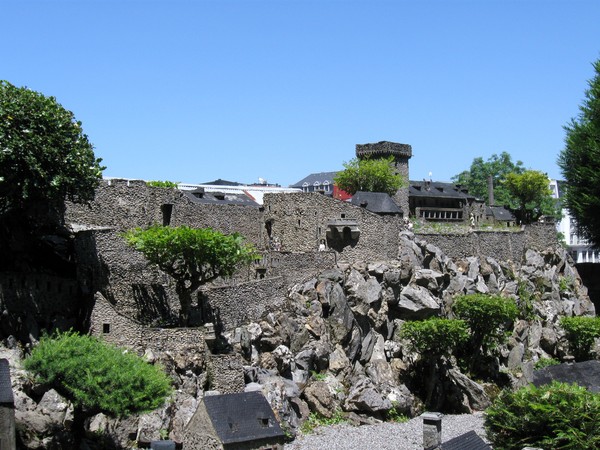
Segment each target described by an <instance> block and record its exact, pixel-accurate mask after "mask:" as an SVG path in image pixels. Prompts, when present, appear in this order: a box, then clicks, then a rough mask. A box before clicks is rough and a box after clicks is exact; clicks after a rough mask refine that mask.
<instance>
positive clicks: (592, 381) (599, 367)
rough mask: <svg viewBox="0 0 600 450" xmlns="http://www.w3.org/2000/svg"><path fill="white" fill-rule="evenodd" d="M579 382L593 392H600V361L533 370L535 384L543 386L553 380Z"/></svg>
mask: <svg viewBox="0 0 600 450" xmlns="http://www.w3.org/2000/svg"><path fill="white" fill-rule="evenodd" d="M554 380H556V381H561V382H564V383H577V384H578V385H579V386H583V387H585V388H587V389H588V390H590V391H592V392H600V361H597V360H591V361H584V362H578V363H572V364H557V365H555V366H548V367H544V368H543V369H540V370H536V371H535V372H533V384H534V385H535V386H538V387H539V386H542V385H544V384H550V383H552V381H554Z"/></svg>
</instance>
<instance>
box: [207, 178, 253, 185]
mask: <svg viewBox="0 0 600 450" xmlns="http://www.w3.org/2000/svg"><path fill="white" fill-rule="evenodd" d="M200 184H211V185H213V186H243V184H242V183H238V182H237V181H227V180H222V179H221V178H219V179H218V180H215V181H209V182H207V183H200Z"/></svg>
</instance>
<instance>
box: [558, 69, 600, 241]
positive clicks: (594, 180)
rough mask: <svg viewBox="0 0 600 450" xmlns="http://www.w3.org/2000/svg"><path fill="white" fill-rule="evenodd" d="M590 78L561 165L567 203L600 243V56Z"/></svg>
mask: <svg viewBox="0 0 600 450" xmlns="http://www.w3.org/2000/svg"><path fill="white" fill-rule="evenodd" d="M593 66H594V70H595V75H594V77H593V78H592V79H591V80H590V81H589V82H588V85H589V88H588V89H587V90H586V91H585V99H584V101H583V103H582V104H581V106H580V107H579V115H578V116H577V117H576V118H573V119H571V121H570V122H569V123H568V124H567V125H566V126H565V127H564V128H565V131H566V138H565V148H564V149H563V150H562V152H561V153H560V155H559V158H558V165H559V167H560V168H561V171H562V174H563V177H564V179H565V181H566V183H567V186H566V192H565V195H564V196H563V201H564V205H565V206H566V208H567V209H568V210H569V212H570V213H571V215H572V216H573V218H574V219H575V220H576V221H577V227H578V231H579V233H580V234H581V235H582V236H583V237H585V238H586V239H588V240H589V241H590V242H592V243H593V244H595V245H596V246H598V245H600V214H599V213H598V211H600V60H598V61H596V62H595V63H594V65H593Z"/></svg>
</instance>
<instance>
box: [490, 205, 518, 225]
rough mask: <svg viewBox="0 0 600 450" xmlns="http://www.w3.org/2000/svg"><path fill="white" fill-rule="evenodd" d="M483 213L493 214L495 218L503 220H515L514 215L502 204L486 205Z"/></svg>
mask: <svg viewBox="0 0 600 450" xmlns="http://www.w3.org/2000/svg"><path fill="white" fill-rule="evenodd" d="M485 213H486V215H488V216H493V217H494V219H496V220H501V221H504V222H506V221H511V220H517V218H516V217H515V215H514V214H513V213H511V212H510V211H509V210H508V209H506V208H505V207H504V206H488V207H486V211H485Z"/></svg>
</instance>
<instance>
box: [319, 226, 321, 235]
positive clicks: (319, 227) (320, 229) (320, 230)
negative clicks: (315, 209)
mask: <svg viewBox="0 0 600 450" xmlns="http://www.w3.org/2000/svg"><path fill="white" fill-rule="evenodd" d="M320 235H321V227H319V236H320Z"/></svg>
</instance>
